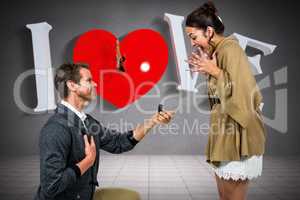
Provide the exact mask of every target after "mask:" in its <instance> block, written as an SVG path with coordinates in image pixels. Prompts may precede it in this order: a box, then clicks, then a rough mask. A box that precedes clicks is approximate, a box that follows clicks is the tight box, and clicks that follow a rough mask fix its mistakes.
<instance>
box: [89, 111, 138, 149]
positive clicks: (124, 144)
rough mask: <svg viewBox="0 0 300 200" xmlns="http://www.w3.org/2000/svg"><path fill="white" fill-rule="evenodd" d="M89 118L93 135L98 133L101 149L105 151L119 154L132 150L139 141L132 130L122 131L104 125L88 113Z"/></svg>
mask: <svg viewBox="0 0 300 200" xmlns="http://www.w3.org/2000/svg"><path fill="white" fill-rule="evenodd" d="M88 119H89V120H88V121H90V124H89V127H90V128H89V130H90V131H91V133H92V134H93V135H95V134H96V135H97V137H98V140H96V141H99V146H100V149H103V150H104V151H107V152H109V153H114V154H119V153H123V152H126V151H130V150H131V149H133V148H134V147H135V145H136V144H137V143H138V141H137V140H135V139H134V138H133V131H132V130H130V131H127V132H124V133H121V132H119V131H115V130H112V129H108V128H106V127H104V126H103V125H102V124H101V123H100V122H99V121H97V120H96V119H94V118H93V117H92V116H90V115H88ZM93 128H95V132H96V133H95V132H94V131H93Z"/></svg>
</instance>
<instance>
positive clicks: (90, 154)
mask: <svg viewBox="0 0 300 200" xmlns="http://www.w3.org/2000/svg"><path fill="white" fill-rule="evenodd" d="M83 139H84V146H85V148H84V151H85V157H86V158H87V159H88V160H89V161H90V165H91V166H92V165H93V164H94V162H95V159H96V155H97V153H96V145H95V141H94V137H93V136H91V141H90V142H89V140H88V137H87V135H84V136H83Z"/></svg>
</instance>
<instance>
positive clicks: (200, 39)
mask: <svg viewBox="0 0 300 200" xmlns="http://www.w3.org/2000/svg"><path fill="white" fill-rule="evenodd" d="M185 32H186V34H187V35H188V37H189V38H190V40H191V45H192V46H193V47H201V48H202V49H203V50H205V49H206V50H207V49H208V48H209V44H208V37H207V36H206V35H205V32H204V30H202V29H198V28H194V27H189V26H187V27H186V28H185Z"/></svg>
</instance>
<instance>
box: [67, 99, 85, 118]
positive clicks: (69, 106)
mask: <svg viewBox="0 0 300 200" xmlns="http://www.w3.org/2000/svg"><path fill="white" fill-rule="evenodd" d="M61 104H62V105H64V106H65V107H67V108H69V109H70V110H71V111H72V112H74V113H75V114H76V115H77V116H78V117H79V118H80V119H81V120H82V121H84V120H85V119H86V114H85V113H84V112H80V111H79V110H77V109H76V108H75V107H74V106H72V105H71V104H70V103H68V102H67V101H64V100H62V101H61Z"/></svg>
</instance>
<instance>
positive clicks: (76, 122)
mask: <svg viewBox="0 0 300 200" xmlns="http://www.w3.org/2000/svg"><path fill="white" fill-rule="evenodd" d="M56 113H59V114H61V115H62V116H63V117H64V118H65V119H66V120H67V121H68V125H70V126H75V127H78V128H79V129H81V130H84V123H83V121H82V120H81V119H80V118H79V116H78V115H77V114H76V113H75V112H73V111H72V110H71V109H70V108H68V107H67V106H65V105H63V104H61V103H58V104H57V108H56Z"/></svg>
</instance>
